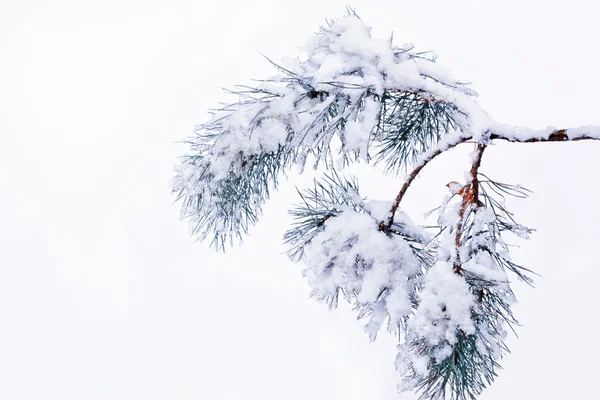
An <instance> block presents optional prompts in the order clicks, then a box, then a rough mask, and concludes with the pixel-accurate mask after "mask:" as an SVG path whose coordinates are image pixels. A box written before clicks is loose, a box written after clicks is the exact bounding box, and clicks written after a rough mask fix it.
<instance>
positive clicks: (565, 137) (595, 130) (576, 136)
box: [489, 126, 600, 143]
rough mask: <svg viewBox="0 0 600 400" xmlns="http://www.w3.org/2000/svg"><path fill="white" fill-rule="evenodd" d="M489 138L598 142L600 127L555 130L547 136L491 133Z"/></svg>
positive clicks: (528, 141) (510, 140) (540, 134)
mask: <svg viewBox="0 0 600 400" xmlns="http://www.w3.org/2000/svg"><path fill="white" fill-rule="evenodd" d="M489 137H490V140H506V141H509V142H514V143H540V142H575V141H579V140H600V127H593V126H591V127H581V128H571V129H557V130H554V131H552V132H550V133H547V134H542V133H540V132H539V131H538V132H536V131H532V132H529V133H526V134H521V135H514V134H510V133H508V134H507V133H504V132H498V131H493V132H492V133H491V135H490V136H489Z"/></svg>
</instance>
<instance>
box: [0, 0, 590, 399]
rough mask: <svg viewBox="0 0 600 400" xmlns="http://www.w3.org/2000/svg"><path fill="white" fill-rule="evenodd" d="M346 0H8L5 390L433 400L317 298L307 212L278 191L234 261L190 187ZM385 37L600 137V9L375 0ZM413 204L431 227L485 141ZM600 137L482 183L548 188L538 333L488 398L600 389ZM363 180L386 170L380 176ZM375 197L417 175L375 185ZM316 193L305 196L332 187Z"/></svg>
mask: <svg viewBox="0 0 600 400" xmlns="http://www.w3.org/2000/svg"><path fill="white" fill-rule="evenodd" d="M345 5H346V2H345V1H344V2H340V1H322V0H321V1H314V0H306V1H302V2H283V1H281V0H279V1H268V0H255V1H252V2H246V1H230V0H221V1H217V2H212V1H211V2H206V1H203V0H193V1H192V0H190V1H183V0H182V1H177V0H170V1H166V0H165V1H137V2H136V1H133V0H121V1H110V0H109V1H106V0H105V1H94V2H92V1H38V2H33V1H17V0H13V1H10V0H0V139H1V140H0V398H2V399H11V400H12V399H15V400H17V399H61V400H70V399H89V400H91V399H115V400H116V399H119V400H120V399H144V400H145V399H206V400H209V399H218V400H221V399H223V400H238V399H239V400H248V399H257V400H258V399H260V400H271V399H277V400H280V399H286V400H305V399H313V400H325V399H345V400H363V399H364V400H367V399H368V400H371V399H378V400H391V399H398V400H400V399H405V400H409V399H415V398H416V396H415V395H414V394H411V393H409V394H403V395H397V394H395V385H396V382H397V379H398V377H397V376H396V373H395V372H394V368H393V360H394V357H395V348H394V340H393V339H392V338H390V337H389V336H388V335H386V334H383V333H382V334H381V335H380V338H379V339H378V340H377V342H376V343H369V342H368V338H367V336H366V334H364V333H362V331H361V325H360V324H358V323H357V322H356V321H355V320H354V316H353V315H352V314H350V313H349V311H348V307H342V308H341V309H340V310H337V311H333V312H330V311H328V310H327V308H326V307H325V306H323V305H320V304H317V303H316V302H315V301H314V300H311V299H308V298H307V295H308V288H307V285H306V284H305V282H304V281H303V278H302V277H301V276H300V266H299V265H294V264H291V263H290V262H288V261H287V259H286V258H285V257H284V256H282V255H281V252H282V251H283V247H282V246H281V244H280V243H281V240H280V237H281V235H282V233H283V231H284V230H285V229H286V226H287V222H288V221H289V219H288V217H287V214H286V209H287V207H288V205H289V204H290V203H291V202H293V201H295V200H296V197H295V193H294V188H293V184H292V183H291V182H290V183H288V184H285V183H284V185H283V186H284V187H283V188H282V191H281V192H279V193H278V194H276V195H275V196H273V199H272V201H271V202H270V203H268V205H267V207H266V213H265V216H264V218H263V219H262V220H261V222H260V224H259V225H258V226H257V227H256V228H255V229H253V230H252V236H250V237H249V238H248V239H247V240H246V241H245V243H244V244H243V245H242V246H239V247H237V248H235V249H233V250H232V251H230V252H228V253H227V254H225V255H222V254H215V253H214V252H213V251H212V250H210V249H208V248H207V245H206V244H201V243H195V242H194V241H193V240H192V239H191V238H190V237H189V235H188V233H187V224H186V223H185V222H179V221H178V215H179V209H178V207H177V206H174V205H173V204H172V201H173V197H172V196H171V195H170V193H169V188H168V182H169V179H170V178H171V176H172V174H173V172H172V167H173V165H174V164H175V163H176V162H177V160H176V157H177V156H179V155H181V154H182V153H183V152H184V151H185V149H184V148H183V147H182V146H180V145H177V144H174V142H175V141H177V140H179V139H181V138H184V137H186V136H188V135H189V134H191V133H192V128H193V126H194V125H195V124H197V123H201V122H204V121H205V120H206V114H205V110H207V109H208V108H211V107H215V106H216V105H217V101H219V100H224V99H226V98H225V97H224V96H223V94H222V92H221V91H220V89H219V88H220V87H221V86H223V87H231V86H232V85H234V84H236V83H249V80H250V79H251V78H264V77H267V76H269V75H270V74H271V73H272V72H273V71H272V69H271V68H270V66H269V65H268V64H267V63H266V62H265V60H264V59H263V58H262V57H261V56H260V55H259V54H258V52H259V51H260V52H262V53H264V54H266V55H269V56H270V57H271V58H273V59H275V60H278V59H279V58H280V57H281V56H295V55H297V54H298V50H297V49H298V47H299V46H301V45H302V44H304V42H305V41H306V40H307V39H308V38H309V36H310V35H311V34H312V33H313V32H314V31H316V30H317V28H318V26H319V25H320V24H322V23H323V22H324V19H325V18H327V17H338V16H341V15H342V14H343V13H344V7H345ZM352 5H355V6H356V7H357V9H358V12H359V14H360V15H361V17H362V18H363V19H364V20H365V21H366V22H367V23H368V24H369V25H371V26H374V34H375V35H377V36H381V37H385V36H387V35H388V34H389V33H390V32H391V31H392V30H393V31H394V35H395V38H396V41H397V42H399V43H404V42H413V43H415V44H416V45H417V47H418V48H419V49H422V50H435V51H436V52H437V53H438V54H439V55H440V58H439V61H440V62H441V63H443V64H445V65H446V66H448V67H450V68H451V69H452V70H453V71H454V73H455V75H456V76H457V77H459V78H461V79H464V80H468V81H472V82H474V85H473V87H474V88H475V89H476V90H477V91H478V92H479V93H480V100H481V103H482V104H483V105H484V107H486V109H487V110H488V111H489V112H490V114H491V115H492V116H493V117H495V118H496V119H497V120H499V121H501V122H506V123H512V124H523V125H530V126H532V127H534V128H543V127H546V126H548V125H553V126H557V127H569V126H579V125H586V124H595V125H600V115H599V114H598V107H599V106H600V101H599V99H598V93H600V77H598V70H600V59H599V58H598V55H597V41H598V37H599V34H598V21H597V15H598V10H596V9H595V7H596V6H595V5H593V2H589V1H574V0H572V1H568V2H564V1H535V2H534V1H528V2H523V1H508V0H505V1H502V2H483V1H482V2H476V1H462V2H461V1H440V2H435V1H427V2H416V1H410V2H408V1H400V0H394V1H370V2H367V1H355V2H354V3H353V4H352ZM465 146H466V147H465V148H462V149H459V150H456V151H454V152H453V153H452V154H448V155H446V156H443V157H440V159H439V160H437V161H436V162H435V163H433V164H432V165H431V166H429V167H428V168H427V169H426V170H425V172H424V173H423V174H422V175H421V177H420V179H419V181H418V182H417V183H416V184H415V185H414V187H412V188H411V190H410V191H409V195H408V197H407V198H406V203H405V204H404V207H405V209H406V210H407V211H409V212H410V213H411V214H413V215H415V216H417V217H418V216H419V215H421V214H422V213H423V212H425V211H428V210H429V209H431V208H433V207H435V206H437V205H438V203H439V201H440V200H441V198H442V196H443V195H444V193H445V190H447V189H446V188H445V187H444V184H446V183H447V182H448V181H450V180H461V179H462V178H463V170H464V169H465V168H467V164H468V161H467V158H466V157H465V154H466V153H467V152H468V151H469V150H470V147H469V145H465ZM599 154H600V143H592V142H579V143H567V144H564V143H563V144H559V143H550V144H530V145H525V144H523V145H509V144H499V145H497V146H496V147H495V148H492V149H490V150H488V151H486V154H485V157H484V161H483V165H482V171H483V172H485V173H487V174H488V175H491V176H493V177H495V178H497V179H498V180H501V181H506V182H509V183H521V184H523V185H524V186H526V187H528V188H530V189H532V190H534V191H535V193H534V195H533V196H532V197H531V198H530V199H529V200H518V201H513V202H511V203H510V205H511V208H512V210H513V211H515V213H516V214H517V217H519V219H520V220H521V221H522V222H523V223H525V224H527V225H529V226H532V227H535V228H537V229H538V231H537V233H536V234H535V235H534V237H533V238H532V240H530V241H529V242H526V243H523V247H522V248H520V249H516V250H515V252H514V256H515V258H516V259H517V260H518V261H522V262H523V263H524V264H526V265H527V266H529V267H531V268H533V269H534V270H536V271H538V272H539V273H540V274H542V275H543V278H541V279H538V281H537V289H535V290H534V289H529V288H526V287H524V286H522V285H521V286H517V294H518V295H519V298H520V304H519V305H518V306H517V308H516V312H517V316H518V317H519V319H520V320H521V322H522V323H523V325H524V327H523V328H521V329H520V330H519V334H520V338H519V339H518V340H517V339H514V338H511V339H510V341H509V343H510V347H511V349H512V354H511V355H509V356H508V357H507V358H506V359H505V361H504V362H503V366H504V367H505V370H504V371H501V373H500V377H499V378H498V379H497V381H496V383H495V384H494V385H492V387H491V388H490V389H488V390H487V391H486V392H484V394H483V395H482V396H481V399H484V400H500V399H507V398H511V399H565V398H576V399H591V398H593V397H594V396H595V395H596V393H597V387H596V386H597V372H598V367H597V360H598V358H599V357H600V349H599V347H598V346H597V336H598V325H599V324H598V318H599V317H600V312H599V311H598V304H597V302H598V300H597V287H598V284H597V280H598V277H599V276H600V273H599V272H598V266H599V263H598V259H597V249H598V243H599V240H600V228H599V227H600V212H599V211H598V208H597V202H598V200H597V199H598V187H597V184H598V178H597V174H596V171H598V168H599V167H600V157H598V155H599ZM362 171H368V170H367V169H363V170H362ZM359 177H362V179H361V182H362V184H361V187H362V188H363V189H364V190H363V194H365V195H368V196H369V197H370V198H379V199H391V198H393V196H395V193H396V192H397V190H398V189H399V181H398V180H394V179H391V178H390V179H387V180H384V179H382V178H380V177H379V175H378V174H377V173H369V172H366V173H363V174H361V175H360V176H359ZM309 178H310V177H308V176H306V177H302V178H301V180H300V181H298V180H295V182H294V183H296V182H308V179H309Z"/></svg>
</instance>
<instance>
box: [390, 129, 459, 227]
mask: <svg viewBox="0 0 600 400" xmlns="http://www.w3.org/2000/svg"><path fill="white" fill-rule="evenodd" d="M469 139H470V138H460V139H459V140H457V141H456V142H454V143H452V144H450V145H448V146H447V147H445V148H444V149H443V150H442V149H438V150H436V151H435V152H433V153H431V155H430V156H429V157H427V158H425V159H424V160H423V161H422V162H421V163H419V165H417V166H416V167H415V169H413V170H412V172H411V173H410V175H409V176H408V178H407V179H406V181H405V182H404V184H403V185H402V188H401V189H400V192H398V195H397V196H396V199H395V200H394V203H393V204H392V208H391V209H390V217H389V219H388V220H387V221H381V222H380V223H379V229H380V230H385V229H390V228H391V227H392V224H393V223H394V216H395V215H396V211H397V210H398V207H399V206H400V202H401V201H402V199H403V198H404V195H405V194H406V191H407V190H408V188H409V187H410V185H411V184H412V182H413V181H414V180H415V179H416V177H417V175H419V172H421V170H422V169H423V168H425V166H426V165H427V164H428V163H429V162H430V161H431V160H433V159H434V158H435V157H437V156H439V155H440V154H442V153H443V152H445V151H446V150H449V149H451V148H453V147H455V146H458V145H459V144H461V143H464V142H466V141H467V140H469Z"/></svg>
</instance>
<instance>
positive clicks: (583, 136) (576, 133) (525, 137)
mask: <svg viewBox="0 0 600 400" xmlns="http://www.w3.org/2000/svg"><path fill="white" fill-rule="evenodd" d="M425 101H426V99H425ZM569 133H570V134H571V135H570V136H569ZM487 138H488V139H489V140H505V141H508V142H513V143H543V142H569V141H570V142H575V141H580V140H600V127H594V126H592V127H581V128H571V129H557V130H554V131H552V132H550V133H548V134H545V135H542V134H541V133H540V132H539V131H538V132H536V131H532V132H530V133H528V134H522V135H514V134H509V133H504V132H500V131H493V132H490V131H488V132H487ZM471 139H472V137H461V138H460V139H458V140H456V141H454V142H452V143H450V144H448V145H446V146H444V147H440V148H438V149H437V150H435V151H433V152H431V153H430V154H429V155H428V156H426V157H424V158H423V159H422V161H421V162H419V163H418V164H417V165H416V166H415V168H414V169H413V170H412V172H411V173H410V174H409V175H408V178H407V179H406V180H405V182H404V184H403V185H402V188H401V189H400V192H398V195H397V196H396V198H395V199H394V203H393V204H392V207H391V209H390V217H389V219H388V220H387V221H382V222H381V223H380V224H379V228H380V229H382V230H383V229H389V228H390V227H391V226H392V224H393V223H394V215H395V214H396V211H397V210H398V207H399V206H400V202H401V201H402V199H403V198H404V195H405V194H406V192H407V191H408V188H409V187H410V185H411V184H412V182H413V181H414V180H415V178H416V177H417V175H419V173H420V172H421V170H422V169H423V168H425V166H426V165H427V164H428V163H429V162H430V161H431V160H433V159H434V158H435V157H437V156H439V155H440V154H442V153H443V152H445V151H446V150H449V149H451V148H453V147H455V146H457V145H459V144H461V143H464V142H467V141H469V140H471ZM484 147H485V146H484ZM481 154H483V151H482V152H481ZM479 162H481V159H479ZM473 166H474V165H473ZM478 167H479V166H477V168H478ZM474 182H475V186H474V187H473V196H474V197H475V199H477V195H478V190H479V185H478V181H477V180H476V179H475V180H474Z"/></svg>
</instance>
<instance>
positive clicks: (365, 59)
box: [172, 11, 600, 399]
mask: <svg viewBox="0 0 600 400" xmlns="http://www.w3.org/2000/svg"><path fill="white" fill-rule="evenodd" d="M303 50H304V55H303V57H301V58H293V59H291V58H290V59H285V60H284V61H283V63H282V64H281V65H279V64H275V63H273V62H271V61H270V60H269V62H271V64H272V66H273V67H274V69H275V70H276V75H275V76H272V77H271V78H269V79H266V80H263V81H258V84H257V85H255V86H239V87H237V88H236V89H235V90H233V91H231V94H233V95H235V96H236V97H237V101H236V102H234V103H232V104H227V105H224V106H222V107H221V108H220V109H218V110H215V111H214V112H213V113H212V118H211V119H210V120H209V121H208V122H206V123H204V124H202V125H199V126H198V127H197V129H196V135H195V136H194V137H192V138H190V139H188V140H187V141H186V142H187V143H188V145H189V148H190V150H191V151H190V154H189V155H186V156H185V157H184V158H183V161H182V162H181V164H180V165H179V166H178V167H177V169H176V176H175V178H174V179H173V181H172V188H173V191H174V192H175V193H176V195H177V199H178V201H179V202H180V203H181V205H182V217H183V218H186V219H188V220H189V222H190V226H191V230H192V234H193V235H196V236H198V237H199V238H200V239H202V240H204V239H209V240H210V241H211V243H212V245H213V246H215V247H216V248H217V249H223V250H224V249H225V247H226V246H227V245H229V244H233V241H234V240H241V239H242V237H243V235H244V234H246V233H247V231H248V227H249V226H250V225H252V224H254V223H256V222H257V220H258V218H259V216H260V214H261V209H262V206H263V204H264V203H265V201H266V199H267V198H268V197H269V193H270V191H271V190H275V189H277V185H278V179H279V178H280V177H281V176H282V175H283V174H284V173H285V171H286V170H287V169H289V168H293V167H295V168H297V169H298V170H299V171H300V172H302V171H303V169H304V166H305V164H306V163H307V162H310V163H312V164H313V166H314V167H315V168H316V167H317V166H318V165H320V164H322V165H324V166H325V167H326V169H327V171H328V172H326V173H325V176H324V177H323V179H322V180H318V181H315V183H314V186H313V187H312V188H308V189H305V190H300V191H299V194H300V200H299V202H298V204H297V205H296V206H295V207H294V208H293V209H292V210H291V211H290V213H291V215H292V216H293V218H294V223H293V225H292V226H291V227H290V229H289V230H288V231H287V232H286V234H285V237H284V240H285V242H286V243H287V244H288V245H289V255H290V258H291V259H292V260H294V261H298V262H301V263H303V264H304V269H303V274H304V276H305V277H306V279H307V281H308V284H309V285H310V287H311V289H312V295H313V296H314V297H315V298H316V299H317V300H320V301H323V302H325V303H326V304H327V305H329V307H336V306H337V304H338V301H339V298H340V296H341V297H342V298H343V299H345V300H347V301H349V302H350V303H351V304H353V305H354V307H355V311H356V312H357V314H358V317H359V319H362V320H364V326H365V330H366V332H367V333H368V335H369V337H370V338H371V340H375V338H376V336H377V333H378V332H379V330H380V329H381V327H382V326H385V327H386V329H387V330H388V331H389V332H391V333H393V334H396V335H397V337H398V340H399V345H398V355H397V358H396V369H397V370H398V372H399V373H400V377H401V383H400V384H399V389H400V390H416V391H417V392H418V393H419V394H420V398H422V399H445V398H449V399H472V398H475V397H476V396H477V395H479V394H480V393H481V391H482V390H483V389H484V388H485V387H486V386H487V385H489V384H490V383H491V382H492V381H493V379H494V377H495V376H496V373H497V370H498V368H499V362H500V360H501V358H502V356H503V354H504V353H505V352H506V351H507V348H506V345H505V343H504V339H505V337H506V334H507V331H509V330H512V329H513V328H514V326H515V325H516V324H517V321H516V320H515V318H514V316H513V314H512V312H511V305H512V304H513V302H514V294H513V292H512V291H511V288H510V280H511V279H513V278H515V277H516V278H518V279H520V280H524V281H526V282H528V283H531V282H532V281H531V278H530V275H531V274H532V272H531V271H530V270H528V269H526V268H524V267H523V266H520V265H519V264H517V263H515V262H513V261H512V259H511V258H510V255H509V251H508V246H507V245H506V243H505V237H506V236H508V234H512V235H516V236H519V237H525V238H526V237H528V235H529V233H530V232H531V230H530V229H528V228H526V227H524V226H522V225H520V224H519V223H518V222H517V221H515V220H514V218H513V215H512V214H511V213H510V212H509V211H508V210H506V208H505V201H504V200H505V198H506V197H507V196H514V197H526V196H527V193H528V192H527V190H526V189H523V188H521V187H520V186H516V185H511V184H506V183H501V182H497V181H495V180H493V179H492V178H490V177H488V176H486V175H484V174H483V173H482V172H481V171H480V167H481V161H482V158H483V155H484V152H485V149H486V147H487V146H488V145H489V144H490V143H491V142H492V141H494V140H506V141H510V142H527V143H535V142H560V141H573V140H587V139H590V140H595V139H600V128H598V127H591V126H587V127H580V128H574V129H556V128H548V129H544V130H539V131H536V130H532V129H529V128H523V127H514V126H511V125H506V124H499V123H497V122H495V121H493V120H492V119H491V118H490V117H489V116H488V115H487V114H486V113H485V112H484V111H483V110H482V109H481V108H480V106H479V104H478V103H477V95H476V93H475V92H474V91H473V90H472V89H471V88H469V87H468V86H467V85H466V84H464V83H462V82H460V81H458V80H456V79H455V78H454V77H453V76H452V74H451V73H450V72H449V71H448V70H447V69H445V68H444V67H442V66H441V65H440V64H438V63H437V62H436V60H435V57H433V56H432V55H431V54H430V53H422V52H417V51H415V50H414V47H413V46H412V45H402V46H397V45H395V44H394V43H393V41H392V40H391V39H390V40H380V39H376V38H373V37H371V29H370V28H369V27H367V26H366V25H365V24H364V23H363V21H362V20H361V19H360V18H359V17H358V16H357V15H356V14H355V13H354V12H353V11H350V12H348V14H347V15H346V16H345V17H343V18H340V19H337V20H334V21H330V22H328V24H327V26H325V27H322V28H320V30H319V32H318V33H316V34H315V36H314V37H313V38H311V39H310V40H309V42H308V43H307V44H306V46H304V48H303ZM467 141H468V142H469V143H471V145H472V146H474V151H473V153H472V155H471V160H470V162H471V168H470V170H469V171H467V174H466V179H464V181H463V182H451V183H449V184H448V188H449V194H448V196H446V198H444V199H443V200H442V205H441V206H440V207H439V208H438V209H437V210H436V212H437V225H436V226H435V227H434V228H433V229H432V228H431V227H427V228H426V227H422V226H419V225H417V224H415V223H414V222H412V220H411V219H410V218H409V216H408V215H406V214H405V213H404V212H403V211H402V208H401V205H402V199H403V197H404V195H405V193H406V192H407V190H408V189H409V187H410V185H411V183H412V182H413V181H414V179H416V177H417V176H418V174H419V173H420V172H421V170H422V169H423V168H424V167H425V166H426V165H427V164H428V163H429V162H430V161H431V160H433V159H434V158H435V157H437V156H438V155H439V154H441V153H443V152H444V151H446V150H448V149H450V148H452V147H455V146H458V145H461V144H463V143H465V142H467ZM359 159H362V160H364V161H366V162H373V163H383V165H385V167H386V169H388V170H389V171H391V172H398V171H399V170H405V171H407V172H408V173H407V175H406V177H405V179H404V180H403V181H401V182H399V185H398V186H399V193H398V195H397V196H396V198H395V199H392V200H390V201H373V200H371V201H367V200H365V198H364V197H363V195H362V194H361V193H360V191H359V186H358V182H357V181H356V180H355V179H354V178H351V177H343V176H341V175H340V172H339V171H340V170H341V169H342V167H343V166H344V165H346V164H348V163H351V162H353V161H356V160H359Z"/></svg>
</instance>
